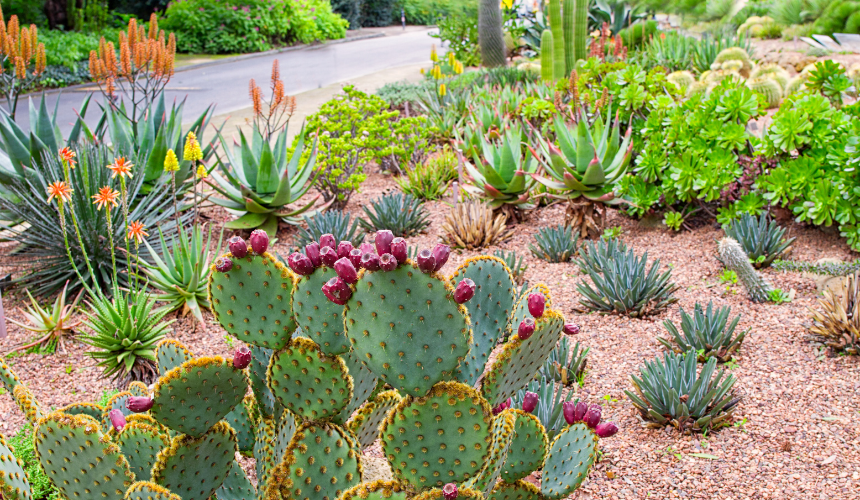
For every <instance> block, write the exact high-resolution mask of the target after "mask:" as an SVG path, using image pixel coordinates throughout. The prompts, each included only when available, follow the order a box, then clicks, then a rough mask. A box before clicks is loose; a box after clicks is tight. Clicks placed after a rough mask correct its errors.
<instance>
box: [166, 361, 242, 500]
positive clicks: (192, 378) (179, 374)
mask: <svg viewBox="0 0 860 500" xmlns="http://www.w3.org/2000/svg"><path fill="white" fill-rule="evenodd" d="M247 388H248V379H247V377H246V376H245V373H244V372H243V371H242V370H237V369H235V368H233V363H231V362H230V361H227V360H225V359H224V358H222V357H221V356H214V357H203V358H197V359H194V360H191V361H188V362H185V363H183V364H182V365H181V366H179V367H177V368H174V369H173V370H171V371H170V372H168V373H167V375H165V376H164V377H161V378H160V379H158V382H156V384H155V391H154V396H153V399H154V400H155V401H154V404H153V406H152V409H151V410H150V414H151V415H152V417H153V418H155V419H156V420H157V421H159V422H161V423H162V424H164V425H166V426H167V427H169V428H171V429H172V430H174V431H176V432H181V433H183V434H188V435H189V436H191V437H200V436H202V435H203V434H204V433H206V431H208V430H209V429H210V428H211V427H212V426H213V425H215V423H216V422H218V421H219V420H221V419H222V418H224V417H225V416H226V415H227V414H228V413H230V412H231V411H232V410H233V408H235V407H236V405H238V404H240V403H241V402H242V399H243V398H244V397H245V391H246V390H247ZM179 494H180V496H182V498H183V499H184V498H185V495H182V493H181V492H180V493H179ZM186 500H187V499H186Z"/></svg>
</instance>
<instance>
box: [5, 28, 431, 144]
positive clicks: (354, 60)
mask: <svg viewBox="0 0 860 500" xmlns="http://www.w3.org/2000/svg"><path fill="white" fill-rule="evenodd" d="M429 33H430V30H429V29H426V30H410V31H407V32H405V33H403V34H396V35H394V34H389V35H387V36H384V37H379V38H370V39H365V40H357V41H351V42H345V43H337V44H323V45H318V46H312V47H306V48H302V49H299V50H293V51H289V52H282V53H279V54H269V55H262V56H260V57H253V58H248V59H242V60H238V61H230V62H224V63H219V64H215V65H210V66H205V67H200V68H192V69H189V70H186V71H181V72H178V73H176V75H175V76H174V77H173V79H172V80H171V81H170V84H169V85H168V87H167V90H166V94H165V97H166V98H168V99H171V100H172V99H174V98H175V99H183V98H185V97H186V96H187V97H188V99H187V101H186V105H185V113H184V118H185V120H187V121H190V120H193V119H194V118H196V117H197V116H198V115H199V114H200V113H202V112H203V110H204V109H205V108H206V106H208V105H209V104H211V103H215V104H216V108H215V113H216V114H218V115H224V114H230V113H232V112H234V111H237V110H240V109H242V108H247V107H248V106H249V105H250V100H249V98H248V80H249V79H251V78H254V79H256V81H257V84H258V85H260V86H261V87H263V88H264V89H268V84H269V79H270V75H271V68H272V61H273V60H274V59H278V60H279V62H280V67H281V78H282V79H283V81H284V86H285V87H286V92H287V93H288V94H290V95H295V94H299V93H302V92H306V91H309V90H313V89H318V88H321V87H325V86H328V85H331V84H333V83H337V82H342V81H345V80H350V79H355V78H358V77H362V76H365V75H369V74H372V73H378V72H381V71H384V70H386V69H390V68H398V67H402V66H406V65H415V64H417V63H422V62H426V61H428V60H429V57H430V48H431V46H432V45H433V44H434V43H437V44H438V40H436V39H434V38H431V37H430V36H429ZM86 92H89V90H87V89H86V88H76V89H72V90H67V91H65V92H63V93H62V94H61V96H60V108H59V117H58V122H59V124H60V128H61V129H62V130H63V131H64V132H66V131H67V130H68V129H70V128H71V124H72V122H73V121H74V119H75V117H76V114H75V109H77V108H78V107H79V106H80V103H81V101H82V99H83V98H84V95H85V93H86ZM56 95H57V94H56V93H52V94H51V95H50V97H49V103H50V104H51V106H53V103H54V100H55V99H56ZM100 99H101V97H100V96H99V100H100ZM18 106H19V110H23V112H21V113H18V122H19V123H20V124H22V125H23V126H26V124H27V121H28V120H27V112H26V109H27V107H26V102H24V101H23V100H22V102H20V103H19V105H18ZM96 116H97V113H90V114H89V116H88V118H90V119H88V120H87V122H90V121H91V120H92V121H95V118H96Z"/></svg>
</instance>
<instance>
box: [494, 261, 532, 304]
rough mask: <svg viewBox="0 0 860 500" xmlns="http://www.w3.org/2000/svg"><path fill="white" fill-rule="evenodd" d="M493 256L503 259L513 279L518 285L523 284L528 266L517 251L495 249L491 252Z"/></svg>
mask: <svg viewBox="0 0 860 500" xmlns="http://www.w3.org/2000/svg"><path fill="white" fill-rule="evenodd" d="M493 256H494V257H498V258H500V259H502V260H503V261H505V265H506V266H508V269H510V270H511V274H512V275H513V277H514V281H515V282H516V283H517V284H518V285H523V284H524V282H525V274H526V269H528V268H529V265H528V264H526V263H525V262H524V261H523V256H522V255H517V252H515V251H513V250H511V251H506V250H496V251H495V252H493ZM520 295H522V294H520Z"/></svg>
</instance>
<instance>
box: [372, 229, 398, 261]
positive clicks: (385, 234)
mask: <svg viewBox="0 0 860 500" xmlns="http://www.w3.org/2000/svg"><path fill="white" fill-rule="evenodd" d="M392 241H394V233H392V232H391V231H389V230H388V229H383V230H382V231H377V232H376V237H375V238H374V241H373V242H374V243H375V244H376V253H378V254H379V255H383V254H386V253H391V242H392Z"/></svg>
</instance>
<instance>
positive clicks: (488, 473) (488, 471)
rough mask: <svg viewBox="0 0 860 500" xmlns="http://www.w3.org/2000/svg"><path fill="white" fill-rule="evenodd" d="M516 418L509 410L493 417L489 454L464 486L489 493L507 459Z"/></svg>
mask: <svg viewBox="0 0 860 500" xmlns="http://www.w3.org/2000/svg"><path fill="white" fill-rule="evenodd" d="M516 420H517V416H516V413H514V412H513V411H511V410H505V411H503V412H501V413H499V414H498V415H496V418H494V419H493V444H492V448H491V449H490V456H488V457H487V459H486V460H485V461H484V467H483V468H481V470H480V472H478V473H477V474H476V475H475V477H473V478H472V479H470V480H468V481H466V482H465V483H464V486H467V487H469V488H472V489H473V490H475V491H480V492H482V493H484V494H487V495H489V493H490V491H491V490H492V489H493V486H495V485H496V481H498V480H499V475H500V474H501V473H502V467H504V465H505V462H506V461H507V459H508V452H509V451H510V449H511V442H512V441H513V439H514V434H515V433H516V431H515V430H514V429H515V425H516Z"/></svg>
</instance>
